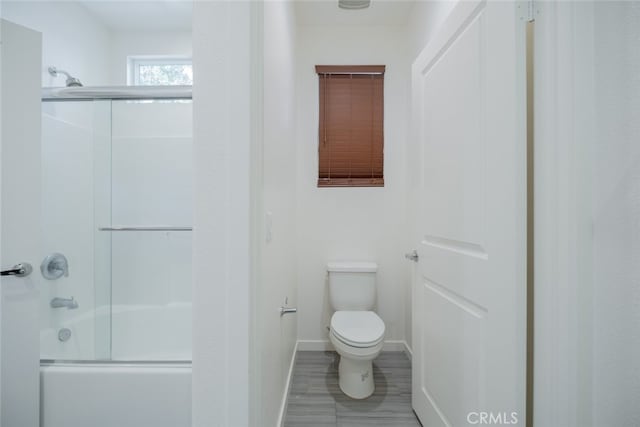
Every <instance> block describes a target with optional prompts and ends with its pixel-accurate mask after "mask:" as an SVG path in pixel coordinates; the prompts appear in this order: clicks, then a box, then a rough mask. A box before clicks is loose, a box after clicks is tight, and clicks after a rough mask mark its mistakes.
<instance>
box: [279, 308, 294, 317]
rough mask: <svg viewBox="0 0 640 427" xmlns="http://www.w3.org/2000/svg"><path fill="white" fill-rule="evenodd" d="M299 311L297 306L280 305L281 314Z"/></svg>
mask: <svg viewBox="0 0 640 427" xmlns="http://www.w3.org/2000/svg"><path fill="white" fill-rule="evenodd" d="M297 311H298V309H297V308H290V307H280V316H284V315H285V314H289V313H295V312H297Z"/></svg>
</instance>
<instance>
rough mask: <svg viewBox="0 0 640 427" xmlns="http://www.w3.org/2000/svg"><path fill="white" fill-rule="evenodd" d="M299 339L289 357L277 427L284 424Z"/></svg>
mask: <svg viewBox="0 0 640 427" xmlns="http://www.w3.org/2000/svg"><path fill="white" fill-rule="evenodd" d="M299 343H300V342H299V341H298V342H296V345H295V347H293V356H292V357H291V364H290V365H289V373H288V374H287V382H286V384H285V387H284V395H283V396H282V402H281V403H280V413H279V414H278V423H277V424H276V425H277V426H279V427H283V426H284V416H285V414H286V413H287V403H288V402H289V390H290V389H291V380H292V378H293V367H294V366H295V364H296V359H297V358H298V350H299Z"/></svg>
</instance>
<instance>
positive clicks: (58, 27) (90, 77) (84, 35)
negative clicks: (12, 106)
mask: <svg viewBox="0 0 640 427" xmlns="http://www.w3.org/2000/svg"><path fill="white" fill-rule="evenodd" d="M2 3H3V4H2V13H3V16H4V18H5V19H7V20H9V21H13V22H15V23H17V24H20V25H24V26H25V27H28V28H31V29H33V30H36V31H39V32H41V33H42V34H43V37H42V60H43V62H42V85H43V86H64V82H65V78H64V77H63V76H59V77H52V76H50V75H49V73H48V72H47V68H48V67H49V66H56V67H58V68H59V69H62V70H66V71H68V72H69V73H71V75H73V76H74V77H77V78H79V79H80V81H82V83H83V84H84V85H85V86H96V85H105V84H108V82H109V66H108V64H109V55H107V54H106V52H108V51H109V37H110V33H109V30H108V28H107V27H106V26H104V25H103V24H102V23H101V22H100V21H98V20H97V19H95V18H94V17H93V15H91V14H90V13H89V12H88V11H87V10H86V9H85V8H84V6H82V5H81V4H79V3H75V2H67V1H65V2H61V1H55V2H51V1H49V2H37V1H3V2H2Z"/></svg>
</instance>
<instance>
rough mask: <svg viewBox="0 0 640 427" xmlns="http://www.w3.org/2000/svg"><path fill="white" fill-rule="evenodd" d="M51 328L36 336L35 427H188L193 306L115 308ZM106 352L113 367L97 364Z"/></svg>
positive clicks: (107, 364) (78, 317) (72, 319)
mask: <svg viewBox="0 0 640 427" xmlns="http://www.w3.org/2000/svg"><path fill="white" fill-rule="evenodd" d="M65 314H67V312H65ZM69 314H70V315H71V314H73V313H69ZM56 326H57V327H55V328H46V329H43V330H42V332H41V346H42V360H41V363H40V365H41V366H40V426H41V427H87V426H91V427H145V426H150V427H151V426H152V427H183V426H184V427H189V426H190V425H191V362H190V360H191V333H190V329H191V304H187V303H177V304H176V303H173V304H168V305H162V306H139V305H138V306H113V308H111V309H102V310H100V309H98V310H95V311H93V312H84V313H78V315H76V316H75V317H69V318H67V319H65V320H64V321H62V322H59V323H58V324H57V325H56ZM105 326H107V329H105ZM60 328H68V329H69V330H70V331H71V332H72V335H71V338H70V339H69V340H68V341H66V342H61V341H59V340H58V330H59V329H60ZM105 335H106V336H105ZM105 346H106V347H105ZM105 351H106V354H107V355H110V358H111V359H113V361H111V360H107V361H101V360H96V359H104V358H105ZM96 356H97V357H96Z"/></svg>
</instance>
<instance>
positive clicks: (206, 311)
mask: <svg viewBox="0 0 640 427" xmlns="http://www.w3.org/2000/svg"><path fill="white" fill-rule="evenodd" d="M258 6H259V4H257V3H251V2H196V3H195V4H194V12H193V16H194V21H193V60H194V67H195V69H196V70H197V73H196V74H195V75H194V77H195V80H194V87H193V90H194V92H193V111H194V114H193V132H194V133H193V137H194V162H195V163H194V165H195V182H196V186H195V212H194V217H195V219H194V228H195V231H194V244H193V275H194V276H193V282H194V289H193V292H194V294H193V325H194V329H193V389H192V396H193V424H192V425H193V427H205V426H207V427H211V426H221V427H222V426H245V425H248V424H249V418H250V413H251V412H252V411H253V409H252V407H251V405H252V401H251V399H250V384H252V383H253V382H254V381H256V379H255V378H254V377H252V376H250V375H251V374H254V373H255V371H254V369H253V363H252V362H253V361H252V360H251V359H250V348H253V346H254V345H255V339H256V336H255V334H252V330H251V329H250V324H251V323H250V322H251V321H252V320H254V314H253V313H255V312H254V311H252V310H253V308H254V307H255V306H256V299H257V298H258V296H257V295H256V293H255V292H254V291H255V289H252V288H251V280H252V276H254V275H255V274H256V270H255V265H254V262H255V260H254V259H252V258H253V254H252V251H251V249H252V242H253V244H257V242H255V241H254V238H253V233H254V228H255V227H254V224H252V222H251V219H252V217H251V198H252V196H253V197H256V194H255V192H261V191H260V190H258V189H257V188H255V186H254V184H255V181H256V180H257V177H255V176H253V174H252V168H251V166H252V161H251V160H252V159H251V155H252V151H253V150H255V147H253V146H252V144H254V143H255V135H254V134H253V133H252V130H253V129H256V125H255V123H254V119H255V118H256V111H255V108H256V107H257V106H258V102H257V101H256V100H255V99H254V98H253V97H254V96H255V95H256V94H257V93H258V91H259V89H258V88H256V80H255V78H256V77H257V78H260V77H261V76H254V75H253V74H252V70H253V68H252V67H253V66H255V65H256V64H255V63H254V62H253V60H254V59H255V58H256V57H258V55H259V53H258V52H260V50H258V48H257V44H258V41H257V40H258V39H257V34H255V33H254V31H255V30H256V27H255V26H253V25H252V22H253V19H254V12H255V8H257V7H258ZM260 107H261V106H260ZM260 110H261V108H260ZM252 192H253V194H252Z"/></svg>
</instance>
